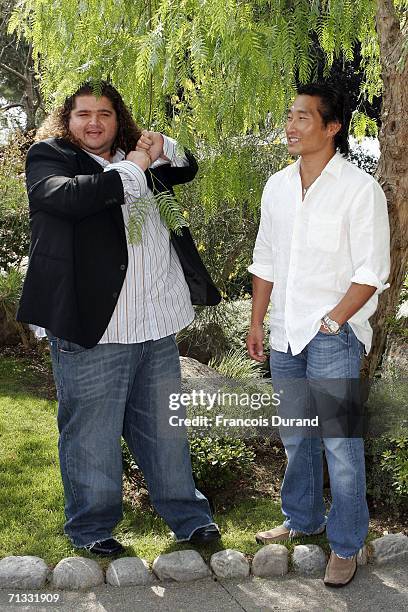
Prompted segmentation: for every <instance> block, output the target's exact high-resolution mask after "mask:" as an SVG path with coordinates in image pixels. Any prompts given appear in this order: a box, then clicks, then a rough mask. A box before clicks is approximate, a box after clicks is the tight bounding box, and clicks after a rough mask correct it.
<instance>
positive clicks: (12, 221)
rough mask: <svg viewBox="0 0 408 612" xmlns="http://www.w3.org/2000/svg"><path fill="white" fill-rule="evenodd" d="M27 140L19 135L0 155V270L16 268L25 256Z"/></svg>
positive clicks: (26, 236)
mask: <svg viewBox="0 0 408 612" xmlns="http://www.w3.org/2000/svg"><path fill="white" fill-rule="evenodd" d="M28 144H29V140H27V138H26V137H24V136H23V135H21V134H17V135H14V137H13V139H12V140H10V142H9V143H8V144H7V145H6V146H4V147H3V149H2V150H1V153H0V269H2V270H8V269H9V268H10V267H11V266H16V267H18V266H19V265H20V264H21V261H22V259H23V257H24V256H25V255H27V253H28V247H29V243H30V238H29V232H30V230H29V215H28V202H27V194H26V189H25V184H24V158H25V150H26V148H27V146H28Z"/></svg>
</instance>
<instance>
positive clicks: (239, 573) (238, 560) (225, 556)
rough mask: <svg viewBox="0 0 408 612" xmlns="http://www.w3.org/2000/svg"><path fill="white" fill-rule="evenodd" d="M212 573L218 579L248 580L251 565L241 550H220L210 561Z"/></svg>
mask: <svg viewBox="0 0 408 612" xmlns="http://www.w3.org/2000/svg"><path fill="white" fill-rule="evenodd" d="M210 566H211V569H212V571H213V572H214V574H215V575H216V576H218V578H247V577H248V576H249V563H248V561H247V560H246V558H245V555H243V554H242V552H239V550H232V549H230V548H227V549H226V550H220V551H219V552H217V553H215V554H214V555H212V557H211V559H210Z"/></svg>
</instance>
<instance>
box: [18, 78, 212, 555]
mask: <svg viewBox="0 0 408 612" xmlns="http://www.w3.org/2000/svg"><path fill="white" fill-rule="evenodd" d="M37 140H38V142H36V143H35V144H34V145H33V146H32V147H31V148H30V150H29V152H28V155H27V164H26V178H27V190H28V197H29V205H30V219H31V248H30V258H29V265H28V270H27V275H26V279H25V283H24V288H23V293H22V297H21V301H20V306H19V311H18V315H17V318H18V320H20V321H24V322H27V323H30V324H32V325H35V326H39V327H42V328H44V329H45V330H46V333H47V336H48V339H49V343H50V347H51V356H52V365H53V372H54V378H55V383H56V387H57V394H58V402H59V405H58V428H59V434H60V436H59V444H58V446H59V458H60V467H61V474H62V480H63V485H64V494H65V514H66V519H67V520H66V523H65V526H64V531H65V533H66V535H68V536H69V538H70V539H71V541H72V543H73V545H74V546H75V547H77V548H85V549H87V550H89V551H91V552H92V553H95V554H98V555H106V556H108V555H113V554H118V553H121V552H123V550H124V549H123V546H122V545H121V544H120V543H119V542H118V541H117V540H116V539H114V538H113V537H112V530H113V529H114V528H115V526H116V525H117V523H118V522H119V521H120V520H121V518H122V452H121V437H122V436H123V438H124V439H125V441H126V443H127V445H128V448H129V450H130V452H131V453H132V455H133V457H134V459H135V461H136V463H137V465H138V466H139V467H140V469H141V470H142V471H143V474H144V477H145V479H146V482H147V485H148V488H149V492H150V496H151V500H152V504H153V506H154V507H155V509H156V510H157V512H158V513H159V514H160V515H161V516H162V517H163V518H164V520H165V521H166V522H167V523H168V525H169V526H170V527H171V529H172V530H173V532H174V534H175V537H176V538H177V539H178V540H179V541H183V540H185V541H189V542H192V543H206V542H210V541H212V540H215V539H217V538H219V537H220V534H219V531H218V528H217V526H216V525H215V523H214V522H213V520H212V516H211V511H210V508H209V504H208V501H207V499H206V498H205V497H204V496H203V495H202V494H201V493H200V492H199V491H197V490H196V488H195V485H194V481H193V477H192V471H191V461H190V454H189V449H188V442H187V437H186V432H185V430H184V429H181V428H177V431H175V429H174V428H171V427H170V426H169V419H168V417H169V413H168V408H169V395H170V393H175V392H179V390H180V362H179V354H178V349H177V344H176V342H175V334H176V333H177V332H178V331H179V330H181V329H182V328H184V327H185V326H186V325H188V324H189V323H190V322H191V321H192V320H193V317H194V311H193V307H192V303H197V304H208V305H211V304H216V303H218V301H219V300H220V295H219V292H218V290H217V289H216V287H215V286H214V285H213V283H212V281H211V278H210V277H209V275H208V273H207V271H206V269H205V267H204V265H203V264H202V262H201V260H200V257H199V255H198V253H197V250H196V249H195V246H194V243H193V241H192V238H191V235H190V233H189V231H188V230H187V228H183V232H182V234H181V235H176V234H174V233H169V231H168V229H167V227H166V225H165V224H164V223H163V221H162V219H161V217H160V214H159V211H158V208H157V206H156V205H155V200H154V194H155V193H160V192H163V191H164V192H170V193H173V192H172V187H173V185H175V184H178V183H184V182H187V181H190V180H192V179H193V178H194V176H195V174H196V172H197V164H196V161H195V159H194V157H193V156H192V155H191V154H190V153H189V152H187V151H185V152H184V154H181V155H179V154H178V153H177V150H176V143H175V141H174V140H172V139H170V138H168V137H166V136H164V135H162V134H160V133H158V132H148V131H143V132H141V130H140V129H139V128H138V127H137V125H136V124H135V122H134V121H133V119H132V117H131V114H130V112H129V110H128V109H127V108H126V106H125V104H124V103H123V100H122V98H121V96H120V94H119V93H118V92H117V91H116V89H115V88H114V87H113V86H112V85H110V84H108V83H105V82H104V83H102V84H99V89H98V91H97V92H96V90H95V88H94V87H93V86H92V84H91V83H86V84H85V85H83V86H82V87H81V88H80V89H79V90H78V91H76V92H75V93H74V94H73V95H72V96H70V97H68V98H67V99H66V100H65V103H64V104H63V105H62V106H61V107H60V108H58V109H57V110H56V111H55V112H54V113H52V114H51V115H50V117H49V118H48V119H47V120H46V121H45V123H44V124H43V126H42V127H41V128H40V130H39V132H38V134H37ZM146 202H147V208H146ZM130 205H132V206H133V207H134V209H135V210H136V211H137V210H138V206H140V208H142V207H143V210H145V214H144V217H143V227H142V236H141V240H140V241H139V242H138V243H137V244H132V241H130V240H129V231H128V230H129V221H130V217H129V207H130Z"/></svg>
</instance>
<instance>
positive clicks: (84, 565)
mask: <svg viewBox="0 0 408 612" xmlns="http://www.w3.org/2000/svg"><path fill="white" fill-rule="evenodd" d="M103 583H104V575H103V571H102V569H101V568H100V566H99V564H98V563H97V562H96V561H94V560H93V559H85V558H84V557H67V558H66V559H62V560H61V561H60V562H59V563H58V564H57V565H56V566H55V568H54V571H53V574H52V586H53V588H56V589H88V588H90V587H94V586H98V585H100V584H103Z"/></svg>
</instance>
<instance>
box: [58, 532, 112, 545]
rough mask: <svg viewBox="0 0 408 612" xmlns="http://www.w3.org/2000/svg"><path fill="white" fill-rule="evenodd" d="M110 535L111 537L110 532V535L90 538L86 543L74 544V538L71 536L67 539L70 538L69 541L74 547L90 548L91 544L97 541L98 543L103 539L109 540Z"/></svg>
mask: <svg viewBox="0 0 408 612" xmlns="http://www.w3.org/2000/svg"><path fill="white" fill-rule="evenodd" d="M68 537H69V536H68ZM111 537H112V534H111V535H107V536H103V537H101V538H97V539H96V540H91V541H90V542H88V544H75V542H74V540H73V539H72V538H71V537H70V538H69V539H70V540H71V543H72V545H73V546H75V548H90V547H91V546H93V545H94V544H96V543H97V542H98V543H99V542H104V541H105V540H109V539H110V538H111Z"/></svg>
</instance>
